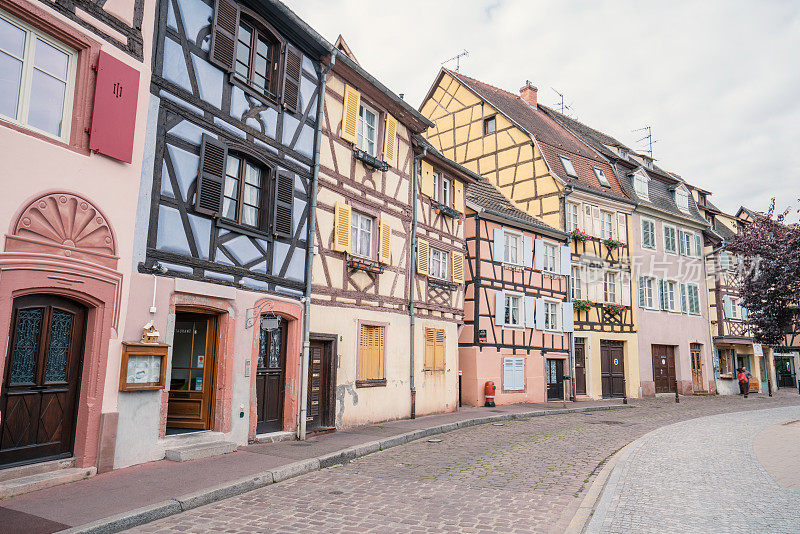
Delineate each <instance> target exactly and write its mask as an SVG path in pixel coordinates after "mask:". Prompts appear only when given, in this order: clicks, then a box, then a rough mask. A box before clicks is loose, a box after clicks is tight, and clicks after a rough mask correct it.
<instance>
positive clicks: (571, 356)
mask: <svg viewBox="0 0 800 534" xmlns="http://www.w3.org/2000/svg"><path fill="white" fill-rule="evenodd" d="M573 191H574V190H573V188H572V186H571V185H567V186H566V189H565V192H564V229H565V230H566V228H567V225H566V222H567V197H568V196H569V195H570V193H572V192H573ZM567 239H568V240H567V246H569V247H570V248H571V244H570V242H569V238H567ZM567 302H572V261H570V274H568V275H567ZM573 313H574V312H573ZM567 339H568V340H569V379H570V387H569V397H570V399H569V400H571V401H573V402H575V399H576V397H575V328H574V327H573V328H572V332H568V333H567ZM585 357H586V355H584V358H585Z"/></svg>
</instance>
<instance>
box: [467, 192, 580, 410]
mask: <svg viewBox="0 0 800 534" xmlns="http://www.w3.org/2000/svg"><path fill="white" fill-rule="evenodd" d="M465 231H466V239H467V264H468V268H467V272H466V286H465V289H466V295H465V303H464V327H463V329H462V330H461V333H460V336H459V369H460V371H461V375H462V377H461V380H462V392H461V397H462V402H463V403H465V404H469V405H473V406H483V405H484V403H485V400H486V399H485V396H484V386H485V384H486V382H487V381H492V382H493V383H494V386H495V388H496V391H495V403H496V404H512V403H519V402H544V401H546V400H562V399H564V398H565V395H566V396H569V388H568V387H565V380H568V378H569V374H570V371H569V370H570V368H571V361H570V339H569V338H570V336H571V333H572V331H573V329H574V323H573V309H572V303H571V302H567V300H568V298H567V276H568V273H569V269H570V255H569V248H568V247H567V246H566V244H565V243H566V240H567V236H566V234H565V233H563V232H560V231H559V230H556V229H554V228H551V227H549V226H547V225H545V224H544V223H542V222H541V221H539V220H538V219H535V218H534V217H531V216H530V215H528V214H526V213H525V212H523V211H521V210H519V209H518V208H516V207H515V206H514V205H513V204H512V203H511V202H510V201H509V200H507V199H506V198H505V197H504V196H503V194H502V193H500V191H498V190H497V189H496V188H495V187H494V186H493V185H491V184H489V183H488V182H486V181H480V182H478V183H476V184H472V185H470V186H469V188H468V189H467V214H466V220H465Z"/></svg>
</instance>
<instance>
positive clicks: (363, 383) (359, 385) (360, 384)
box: [356, 378, 386, 388]
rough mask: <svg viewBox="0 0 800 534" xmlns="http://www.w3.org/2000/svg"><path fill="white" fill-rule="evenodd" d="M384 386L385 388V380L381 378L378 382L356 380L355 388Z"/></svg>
mask: <svg viewBox="0 0 800 534" xmlns="http://www.w3.org/2000/svg"><path fill="white" fill-rule="evenodd" d="M385 386H386V379H385V378H382V379H380V380H356V387H357V388H377V387H385Z"/></svg>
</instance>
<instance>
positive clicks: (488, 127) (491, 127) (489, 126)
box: [483, 117, 497, 135]
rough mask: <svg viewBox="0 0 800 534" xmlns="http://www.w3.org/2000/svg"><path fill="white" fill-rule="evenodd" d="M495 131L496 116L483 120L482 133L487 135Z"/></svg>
mask: <svg viewBox="0 0 800 534" xmlns="http://www.w3.org/2000/svg"><path fill="white" fill-rule="evenodd" d="M496 131H497V117H489V118H488V119H484V120H483V135H489V134H492V133H494V132H496Z"/></svg>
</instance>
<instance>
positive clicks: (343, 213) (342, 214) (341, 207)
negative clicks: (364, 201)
mask: <svg viewBox="0 0 800 534" xmlns="http://www.w3.org/2000/svg"><path fill="white" fill-rule="evenodd" d="M350 213H351V210H350V206H348V205H347V204H343V203H341V202H337V203H336V205H335V206H334V208H333V218H334V219H335V220H334V222H333V224H334V231H333V250H335V251H336V252H350Z"/></svg>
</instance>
